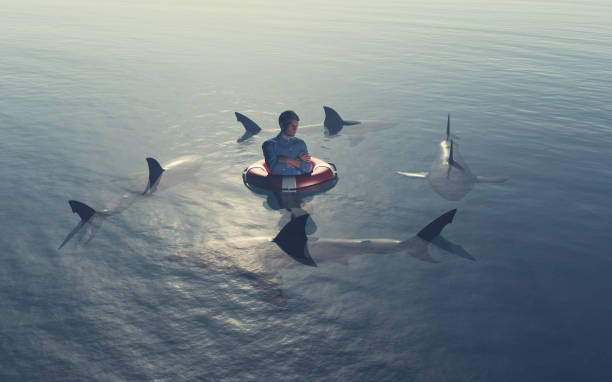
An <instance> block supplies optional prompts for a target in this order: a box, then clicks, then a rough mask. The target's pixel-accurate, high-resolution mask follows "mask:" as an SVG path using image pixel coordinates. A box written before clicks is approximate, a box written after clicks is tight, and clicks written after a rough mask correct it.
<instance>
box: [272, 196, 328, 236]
mask: <svg viewBox="0 0 612 382" xmlns="http://www.w3.org/2000/svg"><path fill="white" fill-rule="evenodd" d="M312 198H313V195H309V196H303V195H302V194H301V193H298V192H270V193H268V197H267V198H266V201H265V202H264V207H266V208H268V209H271V210H275V211H276V210H280V211H281V213H282V216H281V219H280V220H279V222H278V228H279V229H280V228H282V227H284V226H285V225H286V224H287V223H289V222H290V221H292V220H293V219H295V218H298V217H300V216H302V215H306V214H309V215H312V213H313V206H312V204H311V203H310V201H311V200H312ZM316 231H317V225H316V224H315V222H314V221H313V220H312V219H308V222H307V223H306V234H307V235H311V234H313V233H315V232H316Z"/></svg>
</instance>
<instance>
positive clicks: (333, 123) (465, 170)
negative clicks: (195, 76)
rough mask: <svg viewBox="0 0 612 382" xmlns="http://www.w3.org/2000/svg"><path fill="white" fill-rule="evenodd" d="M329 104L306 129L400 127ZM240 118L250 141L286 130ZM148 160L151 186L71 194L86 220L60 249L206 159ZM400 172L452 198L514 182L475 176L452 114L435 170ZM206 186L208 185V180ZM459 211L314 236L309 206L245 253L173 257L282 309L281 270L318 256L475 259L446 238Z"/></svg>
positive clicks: (352, 133)
mask: <svg viewBox="0 0 612 382" xmlns="http://www.w3.org/2000/svg"><path fill="white" fill-rule="evenodd" d="M323 110H324V112H325V120H324V121H323V123H322V124H317V125H306V126H301V127H300V130H304V129H308V130H311V129H316V128H318V129H321V128H323V131H324V134H325V135H326V136H330V137H333V136H337V135H340V134H342V135H348V137H349V142H350V144H351V145H356V144H358V143H359V142H361V141H362V140H363V135H364V134H365V133H367V132H369V131H378V130H381V129H386V128H391V127H394V126H395V125H397V124H396V123H393V122H386V121H374V120H362V121H349V120H344V119H343V118H342V117H340V115H339V114H338V113H337V112H336V111H335V110H334V109H332V108H331V107H328V106H323ZM235 116H236V119H237V121H238V122H240V123H241V124H242V126H243V127H244V129H245V133H244V135H242V136H241V137H240V138H238V139H237V142H244V141H246V140H248V139H250V138H252V137H254V136H255V135H257V134H259V133H261V132H262V131H263V132H265V133H273V134H276V133H277V132H278V130H277V129H274V130H262V129H261V128H260V127H259V126H258V125H257V123H255V122H254V121H253V120H251V119H250V118H248V117H247V116H246V115H244V114H241V113H238V112H236V113H235ZM146 161H147V165H148V170H149V171H148V176H146V177H141V178H142V179H141V181H142V182H143V183H145V182H146V186H145V187H144V190H143V191H137V190H132V191H128V192H126V193H124V194H122V195H121V196H120V197H119V198H117V199H116V200H113V201H111V202H110V203H108V204H107V205H105V206H104V207H103V208H102V209H99V210H95V209H93V208H91V207H90V206H88V205H86V204H85V203H82V202H79V201H76V200H69V201H68V203H69V205H70V208H71V209H72V212H73V213H76V214H77V215H78V216H79V217H80V221H79V223H78V224H77V225H76V227H74V229H73V230H72V231H70V233H69V234H68V235H67V236H66V238H65V239H64V241H63V242H62V243H61V245H60V246H59V248H58V249H61V248H62V247H64V246H65V245H66V244H67V243H68V242H69V241H70V240H71V239H73V238H76V239H75V241H77V242H78V243H82V244H87V243H88V242H90V241H91V240H92V239H93V238H94V237H95V234H96V232H97V231H98V229H100V227H101V226H102V223H103V222H104V220H106V219H107V218H109V217H111V216H113V215H117V214H120V213H121V212H123V211H125V210H126V209H128V208H129V207H130V206H131V205H132V204H134V203H135V202H137V201H139V200H142V199H144V198H147V197H149V196H151V195H153V194H154V193H157V192H161V191H163V190H165V189H168V188H171V187H174V186H176V185H179V184H183V183H187V182H197V178H196V176H195V174H196V172H197V171H198V170H199V169H200V167H201V166H202V162H203V157H202V156H199V155H189V156H182V157H179V158H176V159H174V160H171V161H169V162H167V163H166V164H164V165H163V166H162V165H161V164H160V163H159V162H158V161H157V160H156V159H154V158H146ZM397 174H400V175H403V176H406V177H408V178H413V179H426V180H427V181H428V182H429V183H430V184H431V186H432V188H433V189H434V190H435V191H436V192H437V193H438V194H439V195H440V196H442V197H443V198H444V199H447V200H451V201H457V200H460V199H462V198H463V197H464V196H465V195H467V193H468V192H470V190H471V189H472V188H473V186H474V184H476V183H503V182H505V181H506V180H507V178H489V177H483V176H475V175H474V174H472V172H471V171H470V169H469V167H468V166H467V164H466V163H465V161H464V160H463V158H462V157H461V155H460V154H459V151H458V147H457V144H456V143H455V142H454V139H453V136H452V135H451V133H450V114H449V115H448V119H447V125H446V137H445V138H444V139H443V140H442V141H441V142H440V144H439V149H438V154H437V156H436V158H435V160H434V162H433V163H432V165H431V167H430V169H429V171H428V172H404V171H397ZM137 178H138V177H137ZM204 187H205V188H207V187H208V186H206V185H204ZM208 190H210V188H209V189H208ZM300 211H301V210H300ZM302 212H303V211H302ZM456 212H457V210H456V209H453V210H450V211H448V212H446V213H444V214H442V215H440V216H439V217H437V218H436V219H434V220H433V221H431V222H430V223H429V224H427V225H425V226H424V228H423V229H421V230H420V231H419V232H418V233H417V234H416V235H415V236H413V237H411V238H409V239H407V240H394V239H386V238H375V239H338V238H313V237H310V238H309V237H308V236H307V235H306V224H307V221H308V219H309V217H310V215H309V214H307V213H305V212H303V213H302V214H301V215H299V216H297V217H295V218H293V219H292V220H291V221H290V222H289V223H287V224H286V225H285V226H284V227H283V228H282V229H281V230H280V232H279V233H278V234H277V235H276V236H275V237H274V238H272V239H270V238H251V239H249V240H247V241H245V242H244V243H241V242H234V243H232V244H231V246H232V248H231V249H232V250H233V251H236V250H238V251H240V253H243V255H241V256H238V257H236V258H229V257H226V256H223V253H224V252H225V251H223V250H222V249H223V248H221V250H220V249H219V245H218V244H217V246H216V248H215V246H214V243H211V245H210V248H208V247H206V248H200V249H197V250H187V251H183V252H180V253H177V254H175V255H171V256H169V260H170V261H174V262H177V263H180V264H183V265H185V266H190V267H199V268H205V269H209V270H212V271H216V272H219V273H224V274H230V275H235V276H238V277H243V278H244V279H246V280H248V281H249V283H250V284H251V285H252V286H253V288H254V290H255V291H256V292H257V293H258V294H259V296H260V297H261V298H262V300H264V301H266V302H268V303H271V304H274V305H277V306H279V307H281V308H287V307H288V303H287V301H286V299H285V298H284V297H283V293H282V278H281V277H280V274H279V271H280V270H281V269H285V268H289V267H294V266H302V265H306V266H312V267H316V266H317V262H325V261H339V262H343V263H346V261H347V260H346V259H347V258H348V257H349V256H355V255H360V254H365V253H392V252H399V251H403V252H406V253H408V254H409V255H411V256H413V257H415V258H417V259H419V260H422V261H426V262H434V263H435V262H436V261H435V260H434V259H433V258H432V257H431V256H430V255H429V253H428V249H427V248H428V246H429V245H430V244H434V245H437V246H438V247H441V248H442V249H445V250H447V251H451V252H453V253H455V254H457V255H459V256H462V257H466V258H468V259H471V260H474V258H473V257H472V256H471V255H470V254H469V253H468V252H467V251H465V250H464V249H463V248H462V247H461V246H460V245H457V244H454V243H451V242H449V241H447V240H446V239H444V238H443V237H442V236H440V233H441V232H442V230H443V229H444V227H446V225H448V224H450V223H452V221H453V219H454V217H455V213H456ZM292 216H293V214H292ZM225 245H226V246H227V245H228V244H225ZM221 247H223V244H222V245H221ZM228 250H229V248H228Z"/></svg>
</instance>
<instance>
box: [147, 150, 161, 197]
mask: <svg viewBox="0 0 612 382" xmlns="http://www.w3.org/2000/svg"><path fill="white" fill-rule="evenodd" d="M147 164H148V165H149V184H147V188H145V190H144V192H143V193H142V194H143V195H144V194H146V193H147V191H149V190H150V191H151V193H153V192H155V188H156V187H157V182H158V181H159V178H160V177H161V175H162V173H163V172H164V171H166V170H164V169H163V168H162V166H161V165H160V164H159V162H158V161H157V160H156V159H154V158H147Z"/></svg>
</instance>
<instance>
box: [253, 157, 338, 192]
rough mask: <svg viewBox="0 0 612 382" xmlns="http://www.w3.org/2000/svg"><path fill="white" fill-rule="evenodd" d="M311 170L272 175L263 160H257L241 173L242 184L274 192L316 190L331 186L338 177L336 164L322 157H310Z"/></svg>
mask: <svg viewBox="0 0 612 382" xmlns="http://www.w3.org/2000/svg"><path fill="white" fill-rule="evenodd" d="M311 162H312V172H311V173H310V174H304V175H297V176H291V175H273V174H270V170H269V169H268V166H266V161H265V160H263V159H262V160H259V161H257V162H255V163H253V164H252V165H250V166H249V167H247V168H246V169H245V170H244V171H243V173H242V180H243V181H244V184H245V185H246V186H247V187H248V188H249V189H251V190H253V189H254V188H259V189H264V190H269V191H275V192H306V191H316V190H318V189H321V188H325V187H327V186H332V185H333V184H334V182H335V181H336V179H337V178H338V173H337V171H336V166H335V165H334V164H333V163H327V162H325V161H324V160H322V159H319V158H315V157H311Z"/></svg>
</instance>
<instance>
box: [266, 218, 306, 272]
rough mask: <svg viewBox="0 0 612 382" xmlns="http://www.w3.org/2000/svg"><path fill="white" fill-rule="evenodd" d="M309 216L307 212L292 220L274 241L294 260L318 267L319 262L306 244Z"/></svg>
mask: <svg viewBox="0 0 612 382" xmlns="http://www.w3.org/2000/svg"><path fill="white" fill-rule="evenodd" d="M309 216H310V215H308V214H306V215H302V216H299V217H297V218H295V219H293V220H291V221H290V222H289V223H287V224H286V225H285V226H284V227H283V229H281V231H280V232H279V233H278V235H276V237H275V238H274V239H273V240H272V241H273V242H275V243H276V245H278V246H279V248H280V249H282V250H283V252H285V253H286V254H287V255H289V256H290V257H291V258H293V259H294V260H296V261H298V262H300V263H302V264H304V265H310V266H311V267H316V266H317V264H316V263H315V262H314V260H313V259H312V257H310V253H308V248H307V246H306V243H307V241H308V238H307V237H306V221H307V220H308V217H309Z"/></svg>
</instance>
